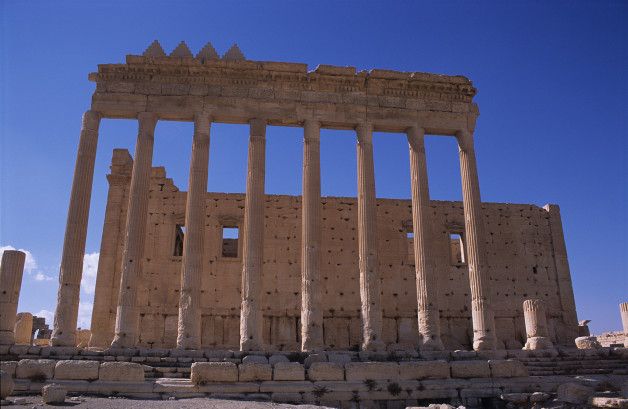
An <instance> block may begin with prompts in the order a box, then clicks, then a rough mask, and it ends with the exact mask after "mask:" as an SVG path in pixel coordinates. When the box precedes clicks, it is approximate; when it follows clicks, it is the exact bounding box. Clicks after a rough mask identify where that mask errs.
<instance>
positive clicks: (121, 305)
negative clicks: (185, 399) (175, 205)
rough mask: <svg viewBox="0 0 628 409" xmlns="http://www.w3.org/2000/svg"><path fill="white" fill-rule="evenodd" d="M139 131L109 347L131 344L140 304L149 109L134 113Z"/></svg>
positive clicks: (149, 147) (151, 139)
mask: <svg viewBox="0 0 628 409" xmlns="http://www.w3.org/2000/svg"><path fill="white" fill-rule="evenodd" d="M137 119H138V122H139V131H138V134H137V142H136V144H135V158H134V161H133V173H132V175H131V191H130V193H129V211H128V214H127V219H126V242H125V243H124V256H123V259H122V277H121V280H120V295H119V297H118V309H117V313H116V333H115V337H114V339H113V342H112V343H111V346H112V347H122V348H133V347H134V346H135V343H136V342H137V339H138V335H139V334H138V333H139V327H140V306H139V305H138V303H137V296H138V292H139V291H138V290H139V286H140V285H141V281H142V261H143V257H144V241H145V239H146V221H147V218H148V192H149V185H150V173H151V168H152V161H153V143H154V133H155V126H156V125H157V116H156V115H155V114H154V113H151V112H140V113H139V114H138V115H137Z"/></svg>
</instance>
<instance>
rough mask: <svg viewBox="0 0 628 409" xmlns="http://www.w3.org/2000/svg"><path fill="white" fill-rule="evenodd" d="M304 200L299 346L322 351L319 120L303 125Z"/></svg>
mask: <svg viewBox="0 0 628 409" xmlns="http://www.w3.org/2000/svg"><path fill="white" fill-rule="evenodd" d="M303 129H304V138H303V203H302V212H303V213H302V218H301V223H302V224H301V349H302V350H303V351H307V352H312V351H322V350H323V349H324V343H323V308H322V304H321V293H320V292H321V289H320V287H321V285H320V269H321V249H320V245H321V154H320V123H319V122H318V121H314V120H306V121H305V123H304V124H303Z"/></svg>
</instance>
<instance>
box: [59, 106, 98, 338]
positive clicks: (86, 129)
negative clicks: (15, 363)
mask: <svg viewBox="0 0 628 409" xmlns="http://www.w3.org/2000/svg"><path fill="white" fill-rule="evenodd" d="M100 118H101V116H100V114H99V113H98V112H94V111H87V112H85V114H83V124H82V126H81V138H80V139H79V146H78V152H77V155H76V165H75V166H74V179H73V181H72V191H71V193H70V205H69V208H68V219H67V222H66V227H65V238H64V240H63V252H62V254H61V268H60V270H59V292H58V294H57V307H56V309H55V316H54V324H53V330H52V337H51V339H50V345H52V346H76V324H77V322H78V308H79V293H80V291H81V278H82V276H83V256H84V255H85V240H86V237H87V222H88V220H89V202H90V199H91V196H92V181H93V179H94V163H95V161H96V147H97V146H98V127H99V126H100Z"/></svg>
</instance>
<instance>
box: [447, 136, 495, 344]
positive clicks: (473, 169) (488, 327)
mask: <svg viewBox="0 0 628 409" xmlns="http://www.w3.org/2000/svg"><path fill="white" fill-rule="evenodd" d="M456 136H457V138H458V148H459V152H460V172H461V175H462V198H463V205H464V225H465V232H466V238H467V243H466V244H467V257H468V263H467V264H468V266H469V281H470V284H471V314H472V319H473V349H475V350H481V349H495V346H496V342H497V339H496V337H495V317H494V313H493V309H492V307H491V302H490V288H489V280H490V277H489V275H488V263H487V256H486V243H485V240H486V237H485V234H484V218H483V217H482V214H483V212H482V200H481V198H480V183H479V181H478V170H477V165H476V162H475V149H474V147H473V134H471V133H470V132H469V131H467V130H461V131H458V133H457V135H456Z"/></svg>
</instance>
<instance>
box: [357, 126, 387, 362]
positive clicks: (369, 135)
mask: <svg viewBox="0 0 628 409" xmlns="http://www.w3.org/2000/svg"><path fill="white" fill-rule="evenodd" d="M356 133H357V135H358V145H357V151H358V243H359V256H360V299H361V304H362V309H361V314H362V350H364V351H381V350H385V349H386V344H384V342H383V341H382V306H381V297H380V290H379V273H378V270H379V260H378V257H377V245H378V243H377V241H378V237H377V207H376V202H375V171H374V167H373V124H370V123H362V124H359V125H358V126H357V127H356Z"/></svg>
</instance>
